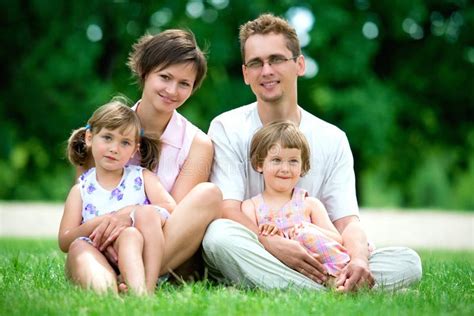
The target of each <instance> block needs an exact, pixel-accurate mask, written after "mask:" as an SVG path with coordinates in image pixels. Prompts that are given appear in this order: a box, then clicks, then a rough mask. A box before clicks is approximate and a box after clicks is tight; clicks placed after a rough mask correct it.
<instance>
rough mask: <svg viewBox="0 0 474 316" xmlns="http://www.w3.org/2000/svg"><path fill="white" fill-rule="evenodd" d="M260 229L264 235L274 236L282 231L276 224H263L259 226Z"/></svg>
mask: <svg viewBox="0 0 474 316" xmlns="http://www.w3.org/2000/svg"><path fill="white" fill-rule="evenodd" d="M258 231H259V233H260V235H262V236H268V235H270V236H273V235H275V234H278V233H279V232H280V230H279V229H278V227H276V226H275V224H262V225H260V226H259V227H258Z"/></svg>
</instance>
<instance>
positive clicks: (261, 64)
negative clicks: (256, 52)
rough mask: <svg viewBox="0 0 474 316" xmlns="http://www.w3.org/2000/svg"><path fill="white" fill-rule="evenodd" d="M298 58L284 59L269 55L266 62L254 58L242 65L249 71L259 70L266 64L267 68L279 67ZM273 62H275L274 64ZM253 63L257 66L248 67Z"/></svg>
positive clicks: (280, 56) (283, 57) (279, 56)
mask: <svg viewBox="0 0 474 316" xmlns="http://www.w3.org/2000/svg"><path fill="white" fill-rule="evenodd" d="M300 56H301V55H300ZM300 56H292V57H289V58H286V57H285V56H283V55H278V54H277V55H270V56H269V57H268V58H267V59H266V60H262V59H260V58H254V59H251V60H250V61H248V62H246V63H245V64H243V65H244V67H245V68H247V69H250V70H259V69H262V68H263V66H265V63H267V64H268V65H269V66H274V65H281V64H283V63H286V62H287V61H290V60H296V59H298V57H300ZM272 59H273V61H272ZM275 60H276V61H277V62H275ZM253 62H255V63H257V64H256V65H255V66H249V63H250V64H251V63H253Z"/></svg>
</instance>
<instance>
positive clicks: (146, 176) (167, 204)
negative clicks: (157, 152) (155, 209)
mask: <svg viewBox="0 0 474 316" xmlns="http://www.w3.org/2000/svg"><path fill="white" fill-rule="evenodd" d="M143 180H144V182H145V193H146V196H147V197H148V200H150V203H151V204H153V205H158V206H161V207H163V208H165V209H167V210H168V212H170V213H171V212H173V210H174V208H175V207H176V202H175V200H174V199H173V197H172V196H171V195H170V194H169V193H168V191H166V189H165V188H164V187H163V185H162V184H161V182H160V179H159V178H158V176H157V175H156V174H154V173H153V172H151V171H150V170H148V169H144V170H143Z"/></svg>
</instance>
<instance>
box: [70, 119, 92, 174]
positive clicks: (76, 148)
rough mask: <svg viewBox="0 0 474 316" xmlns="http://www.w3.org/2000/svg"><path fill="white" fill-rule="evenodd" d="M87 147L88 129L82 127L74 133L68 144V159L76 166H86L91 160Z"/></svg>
mask: <svg viewBox="0 0 474 316" xmlns="http://www.w3.org/2000/svg"><path fill="white" fill-rule="evenodd" d="M89 154H90V152H89V149H88V148H87V146H86V128H85V127H81V128H79V129H76V130H75V131H73V132H72V134H71V136H70V137H69V139H68V142H67V158H68V159H69V162H71V164H73V165H74V166H84V165H85V164H86V163H87V161H88V159H89Z"/></svg>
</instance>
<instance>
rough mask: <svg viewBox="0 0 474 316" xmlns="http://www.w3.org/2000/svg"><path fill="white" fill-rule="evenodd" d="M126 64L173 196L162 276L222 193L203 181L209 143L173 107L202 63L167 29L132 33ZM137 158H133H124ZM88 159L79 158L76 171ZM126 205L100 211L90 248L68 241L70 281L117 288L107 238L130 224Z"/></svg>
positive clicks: (193, 86) (195, 242)
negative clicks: (157, 143) (137, 84)
mask: <svg viewBox="0 0 474 316" xmlns="http://www.w3.org/2000/svg"><path fill="white" fill-rule="evenodd" d="M128 65H129V67H130V69H131V70H132V72H133V74H134V75H135V76H136V77H137V79H138V81H139V82H140V84H141V87H142V91H143V92H142V96H141V100H140V101H138V102H137V103H136V104H135V106H134V107H133V109H134V110H135V111H136V112H137V114H138V117H139V118H140V121H141V124H142V126H143V129H144V131H145V133H147V134H149V133H155V134H157V135H161V136H160V140H161V142H162V148H161V156H160V161H159V166H158V169H157V175H158V177H159V179H160V181H161V183H162V184H163V186H164V187H165V189H166V190H167V191H168V192H169V193H170V194H171V196H172V197H173V198H174V199H175V201H176V203H177V206H176V208H175V209H174V211H173V213H172V214H171V216H170V217H169V218H168V220H167V222H166V224H165V226H164V227H163V234H164V239H165V246H164V247H165V249H164V256H163V262H162V268H161V271H160V275H164V274H166V273H168V272H169V271H170V270H174V269H176V268H178V267H179V266H180V265H182V264H183V263H185V261H186V260H188V259H189V258H191V256H192V255H193V254H194V253H195V252H196V251H197V250H198V248H199V246H200V244H201V241H202V238H203V235H204V232H205V231H206V228H207V226H208V224H209V223H210V222H211V221H212V220H214V219H216V218H218V217H220V202H221V201H222V195H221V193H220V191H219V189H218V188H217V187H216V186H215V185H213V184H211V183H208V182H205V181H207V180H208V178H209V173H210V170H211V165H212V159H213V154H214V151H213V146H212V142H211V140H210V139H209V138H208V136H207V135H206V134H204V133H203V132H202V131H201V130H199V129H198V128H197V127H195V126H194V125H192V124H191V123H190V122H188V121H187V120H186V119H185V118H184V117H183V116H181V115H180V114H179V113H178V112H177V111H176V109H177V108H178V107H180V106H181V105H182V104H183V103H184V102H185V101H186V100H187V99H188V98H189V97H190V96H191V94H192V93H193V92H194V91H196V90H197V89H198V88H199V86H200V84H201V83H202V81H203V79H204V77H205V75H206V71H207V64H206V59H205V56H204V54H203V52H202V51H201V50H200V49H199V47H198V46H197V44H196V40H195V38H194V35H193V34H192V33H191V32H187V31H183V30H167V31H164V32H162V33H160V34H157V35H155V36H151V35H145V36H143V37H142V38H141V39H139V41H138V42H137V43H136V44H135V45H134V46H133V49H132V52H131V53H130V57H129V62H128ZM139 158H140V157H134V159H132V163H133V162H134V161H135V162H137V161H138V160H139ZM92 164H93V163H92V162H90V163H88V164H86V165H85V166H84V168H81V170H78V173H82V172H83V171H84V170H86V169H88V168H90V167H92ZM133 208H134V206H130V207H125V208H123V209H121V210H120V211H118V212H116V213H115V214H114V215H109V216H104V218H103V219H102V221H101V222H100V224H99V225H98V226H97V227H96V229H95V230H94V232H93V233H92V236H94V240H93V243H94V245H96V247H93V246H91V245H90V244H88V243H86V242H84V241H82V240H76V241H75V242H73V243H72V244H71V246H70V248H69V255H68V258H67V262H66V270H67V271H74V273H70V277H71V279H72V280H73V281H74V282H76V283H78V284H79V285H81V286H83V287H93V288H94V289H96V290H99V291H100V289H104V290H106V289H110V288H117V278H116V274H115V272H114V270H113V268H112V266H111V264H110V263H109V262H115V261H116V260H117V255H116V253H115V252H114V251H113V248H112V247H110V245H111V243H112V242H113V241H114V240H115V239H116V238H117V236H118V235H119V234H120V232H121V231H122V230H123V229H125V228H126V227H129V226H130V225H132V220H131V218H130V213H131V212H132V209H133ZM105 257H107V259H108V260H107V259H106V258H105Z"/></svg>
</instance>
